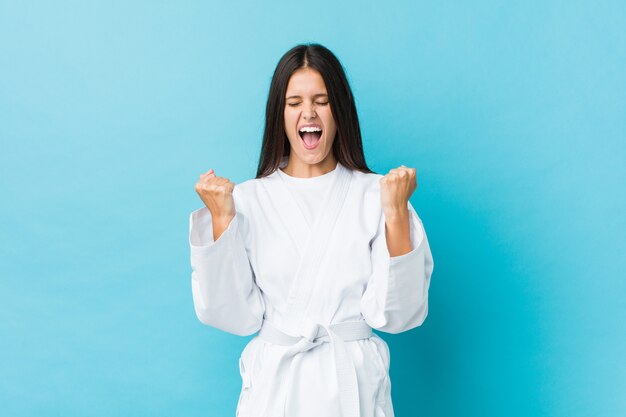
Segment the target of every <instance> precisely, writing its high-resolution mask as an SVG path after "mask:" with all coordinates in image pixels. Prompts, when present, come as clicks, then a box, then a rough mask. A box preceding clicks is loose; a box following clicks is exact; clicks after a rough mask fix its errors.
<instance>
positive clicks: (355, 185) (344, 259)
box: [189, 158, 434, 417]
mask: <svg viewBox="0 0 626 417" xmlns="http://www.w3.org/2000/svg"><path fill="white" fill-rule="evenodd" d="M286 163H287V158H284V159H283V160H282V161H281V165H280V167H281V168H282V167H284V166H285V165H286ZM381 177H382V175H379V174H366V173H362V172H359V171H352V170H350V169H348V168H346V167H344V166H343V165H342V164H341V163H338V164H337V167H336V168H335V169H334V170H333V171H331V172H329V173H326V174H324V175H321V176H318V177H313V178H296V177H290V176H288V175H287V174H285V173H284V172H283V171H282V170H280V169H279V170H277V171H275V172H274V173H272V174H271V175H269V176H267V177H264V178H259V179H251V180H248V181H245V182H242V183H241V184H237V185H236V186H235V188H234V191H233V198H234V201H235V207H236V214H235V217H234V218H233V219H232V221H231V222H230V224H229V225H228V228H227V229H226V230H225V231H224V232H223V234H222V235H221V236H220V237H219V238H218V239H217V241H214V240H213V230H212V221H211V214H210V212H209V210H208V209H207V208H206V207H203V208H201V209H198V210H196V211H194V212H192V213H191V215H190V226H189V227H190V233H189V243H190V246H191V266H192V275H191V278H192V279H191V284H192V293H193V302H194V307H195V311H196V314H197V316H198V318H199V319H200V321H201V322H203V323H205V324H207V325H210V326H213V327H216V328H218V329H221V330H224V331H226V332H230V333H234V334H237V335H251V334H253V333H256V332H257V331H259V330H260V332H259V334H257V335H256V336H255V337H254V338H253V339H251V340H250V342H249V343H248V344H247V345H246V347H245V348H244V350H243V352H242V354H241V357H240V361H239V366H240V372H241V377H242V389H241V394H240V397H239V403H238V405H237V415H238V416H241V417H248V416H254V417H283V416H287V417H319V416H342V417H391V416H393V415H394V414H393V406H392V402H391V383H390V380H389V363H390V357H389V349H388V347H387V344H386V343H385V342H384V340H383V339H381V338H380V337H378V336H377V335H376V334H373V333H371V328H374V329H377V330H380V331H383V332H389V333H399V332H403V331H406V330H409V329H412V328H414V327H417V326H419V325H421V324H422V323H423V321H424V319H425V318H426V315H427V313H428V288H429V284H430V277H431V274H432V271H433V266H434V264H433V258H432V254H431V251H430V247H429V245H428V239H427V236H426V232H425V230H424V228H423V225H422V222H421V219H420V218H419V217H418V215H417V213H416V212H415V210H414V208H413V206H412V205H411V203H410V202H409V203H408V208H409V213H410V227H411V231H410V234H411V252H409V253H407V254H404V255H401V256H396V257H390V256H389V252H388V250H387V242H386V238H385V219H384V213H383V211H382V208H381V204H380V183H379V181H380V178H381ZM339 323H340V324H339Z"/></svg>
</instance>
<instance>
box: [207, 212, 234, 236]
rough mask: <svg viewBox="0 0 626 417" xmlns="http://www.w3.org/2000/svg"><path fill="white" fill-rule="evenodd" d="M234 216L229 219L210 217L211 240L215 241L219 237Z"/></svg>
mask: <svg viewBox="0 0 626 417" xmlns="http://www.w3.org/2000/svg"><path fill="white" fill-rule="evenodd" d="M233 217H234V216H229V217H223V218H220V217H212V218H211V221H212V224H213V240H214V241H217V239H219V237H220V236H221V235H222V233H224V230H226V229H227V228H228V225H229V224H230V222H231V221H232V219H233Z"/></svg>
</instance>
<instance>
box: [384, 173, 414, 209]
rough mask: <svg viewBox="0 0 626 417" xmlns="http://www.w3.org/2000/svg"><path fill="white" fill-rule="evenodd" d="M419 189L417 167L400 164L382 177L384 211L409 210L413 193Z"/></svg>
mask: <svg viewBox="0 0 626 417" xmlns="http://www.w3.org/2000/svg"><path fill="white" fill-rule="evenodd" d="M416 189H417V179H416V177H415V168H408V167H405V166H404V165H400V167H398V168H394V169H392V170H390V171H389V173H388V174H387V175H385V176H384V177H382V178H381V179H380V200H381V205H382V208H383V211H384V212H385V213H389V214H393V213H398V212H403V211H405V210H407V204H408V201H409V197H411V194H413V192H414V191H415V190H416Z"/></svg>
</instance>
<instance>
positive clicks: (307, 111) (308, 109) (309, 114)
mask: <svg viewBox="0 0 626 417" xmlns="http://www.w3.org/2000/svg"><path fill="white" fill-rule="evenodd" d="M316 116H317V114H316V113H315V108H314V107H313V106H312V105H309V106H305V107H304V110H302V117H304V118H305V119H307V120H308V119H315V117H316Z"/></svg>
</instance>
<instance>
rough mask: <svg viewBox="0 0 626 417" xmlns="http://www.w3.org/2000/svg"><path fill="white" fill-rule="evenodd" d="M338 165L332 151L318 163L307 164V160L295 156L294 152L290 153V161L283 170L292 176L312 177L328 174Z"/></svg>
mask: <svg viewBox="0 0 626 417" xmlns="http://www.w3.org/2000/svg"><path fill="white" fill-rule="evenodd" d="M336 167H337V160H336V159H335V156H334V155H333V154H332V152H331V153H329V154H328V156H327V157H326V158H325V159H324V160H323V161H321V162H318V163H317V164H307V163H306V162H303V161H302V160H300V159H298V157H297V156H295V155H294V153H293V152H292V153H291V154H290V155H289V161H288V162H287V166H285V167H284V168H283V172H284V173H285V174H287V175H290V176H292V177H298V178H312V177H318V176H320V175H324V174H328V173H329V172H330V171H332V170H334V169H335V168H336Z"/></svg>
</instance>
